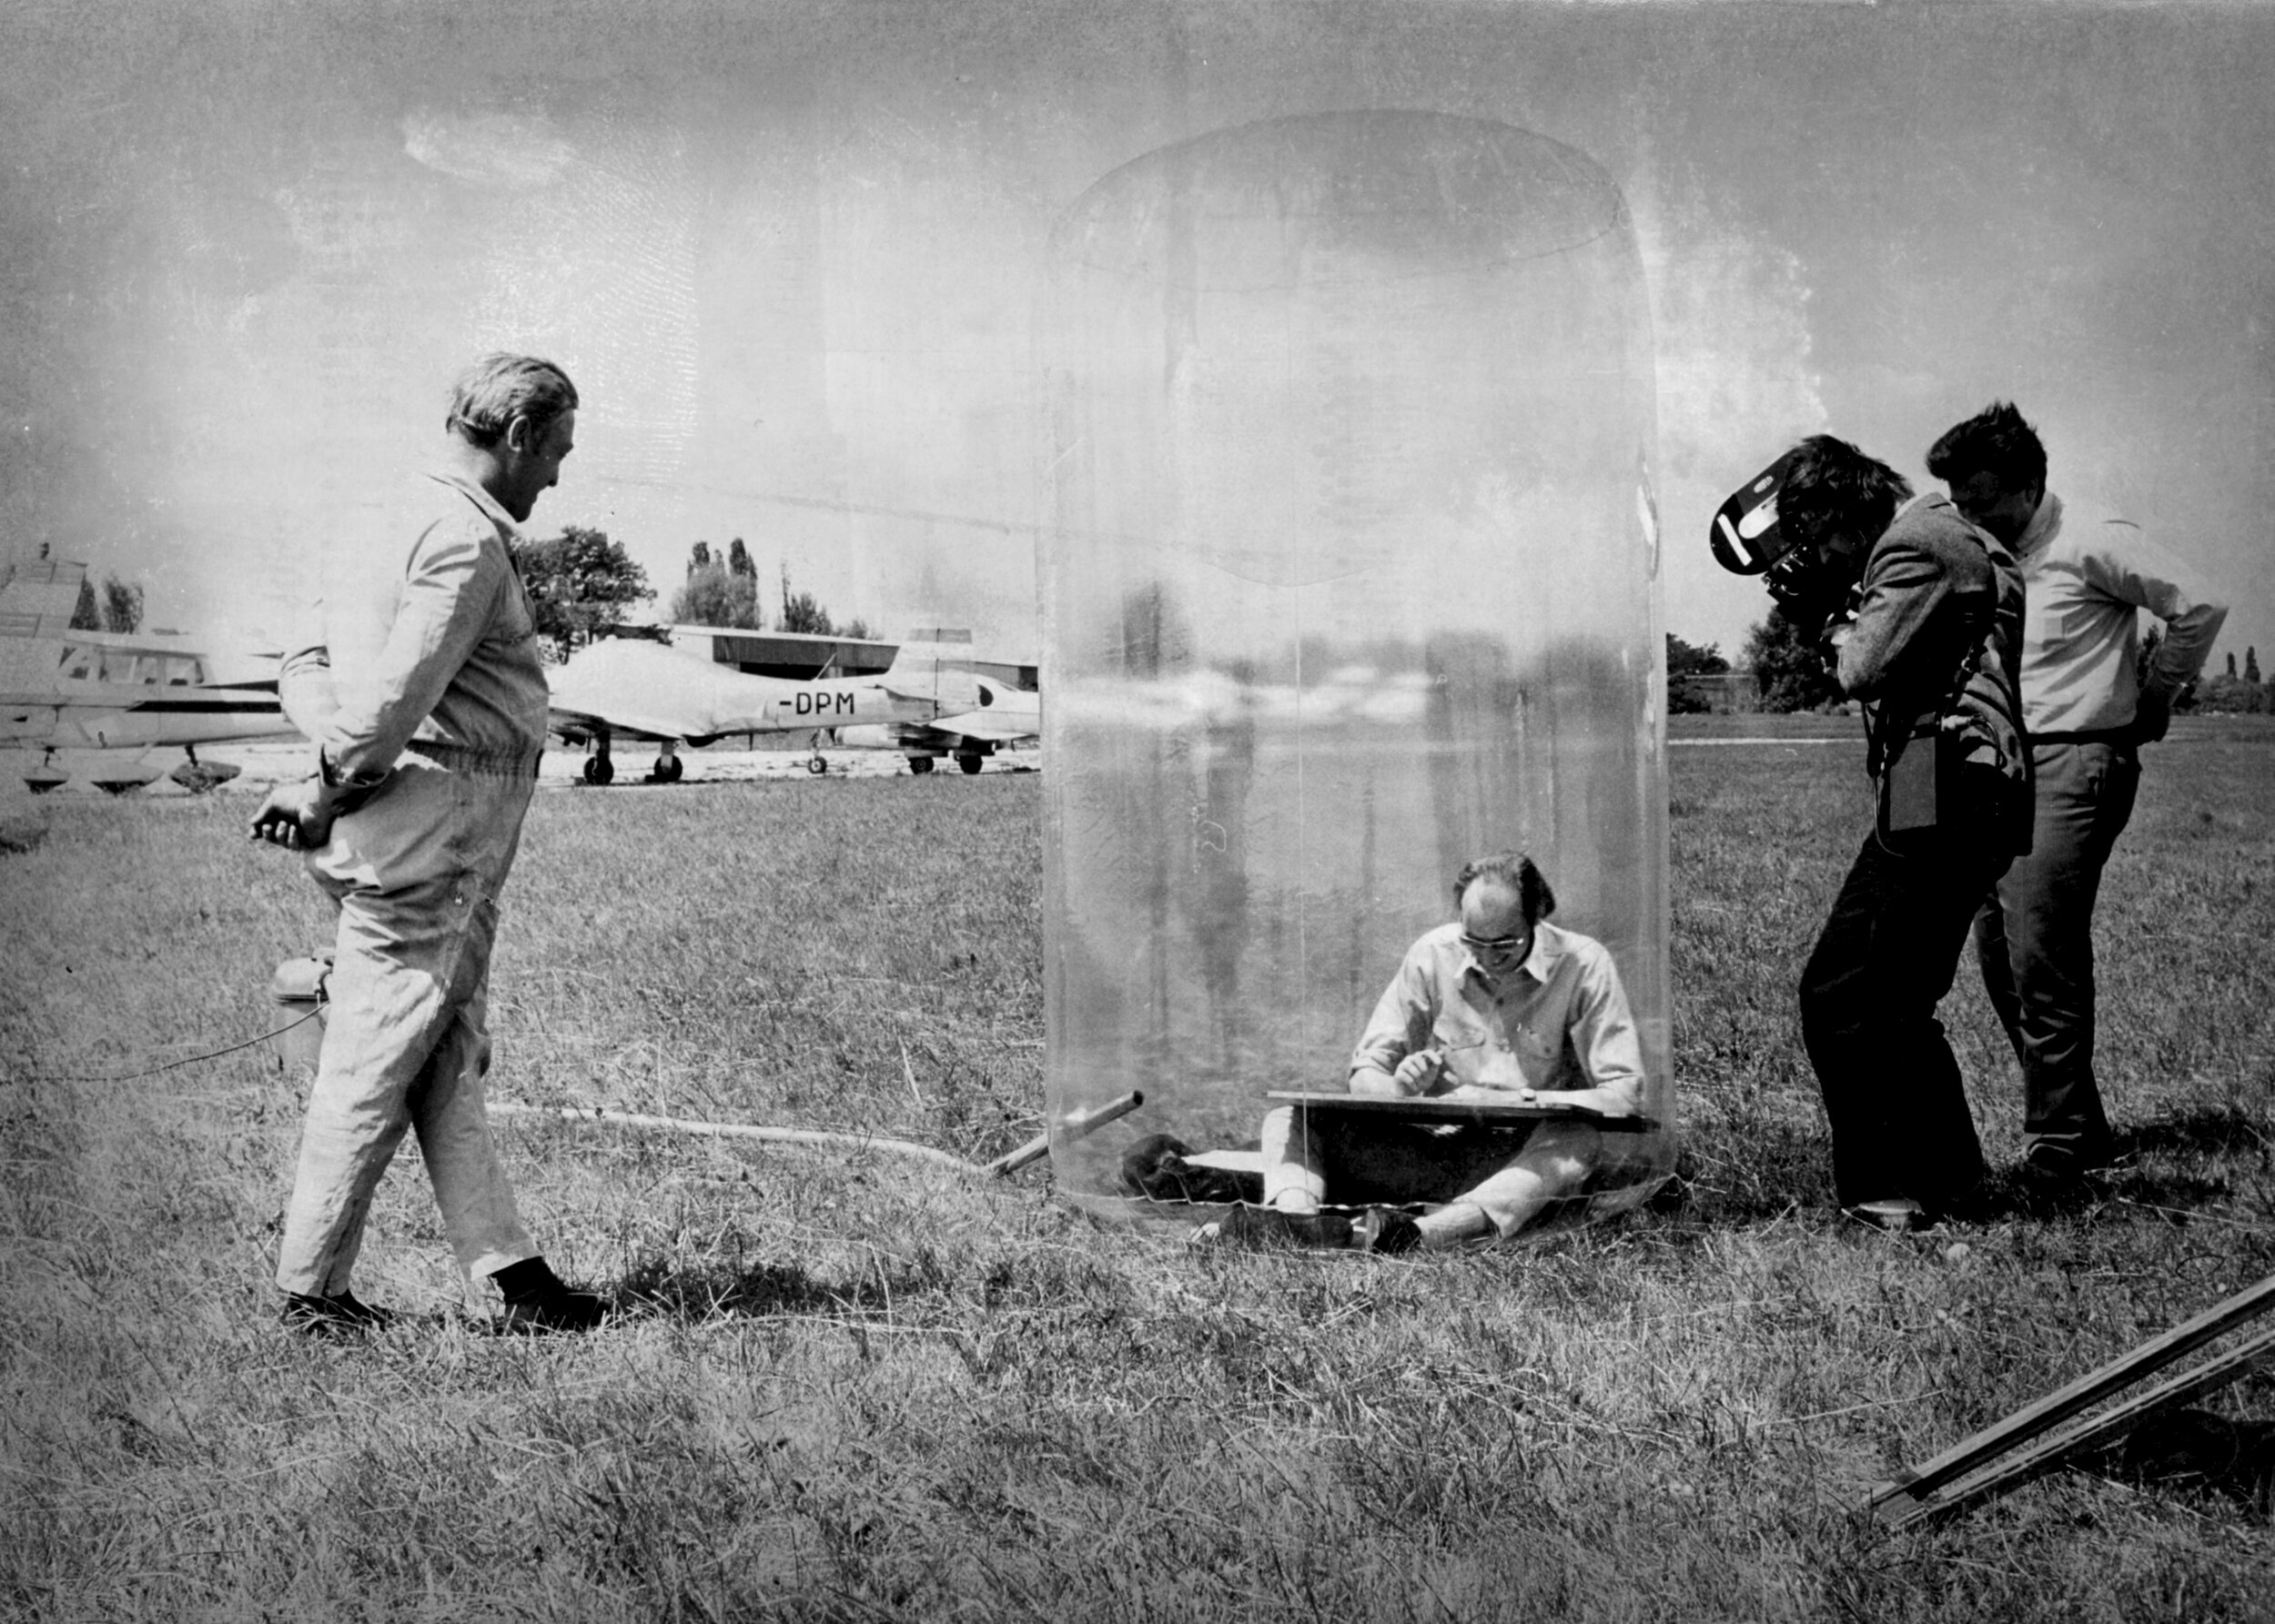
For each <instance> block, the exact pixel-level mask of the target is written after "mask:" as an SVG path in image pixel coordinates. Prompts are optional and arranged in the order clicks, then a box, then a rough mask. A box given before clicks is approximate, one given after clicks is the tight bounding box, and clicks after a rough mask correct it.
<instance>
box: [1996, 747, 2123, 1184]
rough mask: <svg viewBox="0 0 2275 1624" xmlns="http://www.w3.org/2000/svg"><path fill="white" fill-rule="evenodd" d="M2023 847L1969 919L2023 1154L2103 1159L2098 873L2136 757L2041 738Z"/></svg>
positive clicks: (2063, 1164) (2072, 1162) (2069, 1162)
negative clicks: (2014, 1077)
mask: <svg viewBox="0 0 2275 1624" xmlns="http://www.w3.org/2000/svg"><path fill="white" fill-rule="evenodd" d="M2032 755H2033V758H2034V760H2035V762H2036V764H2037V817H2036V819H2035V821H2034V822H2033V823H2032V826H2031V842H2030V850H2029V852H2027V854H2026V855H2024V856H2021V857H2017V858H2016V859H2015V861H2014V866H2013V867H2011V868H2009V869H2008V870H2007V873H2006V874H2005V876H2004V877H2003V878H2001V879H2000V880H1999V882H1998V885H1997V890H1996V891H1995V892H1994V893H1992V895H1991V897H1990V899H1989V900H1988V901H1987V902H1986V903H1984V904H1983V907H1982V911H1981V912H1980V913H1978V914H1977V916H1976V920H1975V948H1976V953H1977V957H1978V958H1980V959H1981V961H1982V965H1983V986H1984V988H1985V990H1986V991H1987V992H1988V993H1989V994H1990V999H1991V1004H1992V1005H1993V1006H1994V1007H1995V1008H1997V1011H1998V1018H1999V1020H2000V1022H2001V1023H2003V1024H2005V1026H2006V1028H2007V1038H2008V1040H2009V1041H2010V1042H2012V1043H2013V1044H2014V1049H2015V1058H2016V1059H2017V1060H2018V1061H2020V1062H2021V1064H2022V1097H2023V1117H2022V1127H2023V1134H2024V1138H2025V1147H2024V1154H2025V1155H2028V1156H2029V1157H2030V1158H2031V1159H2032V1160H2033V1161H2037V1162H2039V1163H2042V1164H2044V1165H2049V1166H2054V1167H2058V1168H2065V1169H2067V1168H2074V1167H2077V1166H2081V1165H2094V1164H2096V1163H2098V1162H2102V1161H2105V1160H2107V1159H2108V1154H2109V1119H2108V1115H2106V1114H2105V1113H2104V1111H2103V1109H2102V1105H2101V1091H2100V1088H2099V1086H2098V1084H2097V1083H2096V1082H2095V1080H2094V1074H2093V1036H2094V993H2093V908H2094V903H2095V901H2096V899H2097V898H2098V897H2099V895H2100V893H2101V870H2102V867H2103V865H2104V864H2106V863H2107V862H2108V860H2109V852H2110V850H2111V848H2113V847H2114V846H2115V845H2116V844H2117V837H2118V835H2119V834H2122V833H2123V832H2125V825H2126V823H2127V822H2128V820H2129V819H2130V818H2131V817H2132V815H2133V796H2134V794H2135V792H2137V791H2138V790H2139V788H2140V759H2139V756H2138V755H2137V754H2136V753H2135V751H2134V750H2133V747H2132V746H2130V745H2128V744H2105V743H2098V742H2080V743H2074V744H2072V743H2057V744H2041V745H2039V746H2037V749H2036V750H2035V751H2033V752H2032Z"/></svg>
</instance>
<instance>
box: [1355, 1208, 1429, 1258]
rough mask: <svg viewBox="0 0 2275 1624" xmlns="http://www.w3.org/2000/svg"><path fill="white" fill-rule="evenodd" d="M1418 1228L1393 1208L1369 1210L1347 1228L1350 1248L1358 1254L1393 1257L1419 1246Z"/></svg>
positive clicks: (1419, 1235)
mask: <svg viewBox="0 0 2275 1624" xmlns="http://www.w3.org/2000/svg"><path fill="white" fill-rule="evenodd" d="M1421 1239H1422V1235H1421V1225H1419V1224H1417V1223H1415V1222H1414V1220H1413V1219H1411V1218H1410V1217H1408V1216H1407V1215H1405V1214H1404V1213H1402V1212H1400V1211H1399V1210H1398V1208H1396V1207H1394V1206H1370V1207H1369V1208H1368V1209H1367V1215H1366V1216H1365V1217H1363V1218H1361V1219H1360V1220H1359V1222H1358V1223H1356V1224H1354V1225H1352V1226H1351V1228H1350V1244H1351V1245H1352V1246H1356V1247H1358V1248H1359V1249H1360V1251H1361V1252H1380V1253H1382V1254H1383V1255H1384V1256H1392V1257H1394V1256H1397V1255H1398V1254H1400V1253H1401V1252H1411V1251H1412V1250H1414V1248H1415V1247H1417V1246H1421Z"/></svg>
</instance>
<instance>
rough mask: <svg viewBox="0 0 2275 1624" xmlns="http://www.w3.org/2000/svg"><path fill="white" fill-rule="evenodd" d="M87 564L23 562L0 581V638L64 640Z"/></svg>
mask: <svg viewBox="0 0 2275 1624" xmlns="http://www.w3.org/2000/svg"><path fill="white" fill-rule="evenodd" d="M82 580H86V565H85V564H65V563H59V562H57V561H56V560H53V559H34V560H30V561H28V562H20V563H17V564H16V565H15V566H14V567H13V568H12V569H10V570H9V571H8V573H7V575H6V577H5V579H0V637H61V636H62V635H63V634H64V633H65V632H66V631H68V630H71V617H72V614H73V613H74V612H75V611H76V610H77V609H78V607H79V583H80V582H81V581H82Z"/></svg>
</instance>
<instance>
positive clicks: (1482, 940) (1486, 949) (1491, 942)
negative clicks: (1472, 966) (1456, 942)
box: [1461, 931, 1532, 959]
mask: <svg viewBox="0 0 2275 1624" xmlns="http://www.w3.org/2000/svg"><path fill="white" fill-rule="evenodd" d="M1461 945H1462V946H1464V947H1466V948H1468V949H1469V950H1470V951H1471V953H1475V954H1476V955H1477V956H1478V957H1479V958H1499V959H1505V958H1516V957H1522V956H1523V955H1524V954H1525V953H1530V952H1532V937H1531V936H1530V935H1529V934H1528V935H1523V936H1490V937H1489V936H1472V935H1471V934H1470V933H1468V932H1467V931H1464V932H1462V933H1461Z"/></svg>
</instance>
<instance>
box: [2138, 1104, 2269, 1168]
mask: <svg viewBox="0 0 2275 1624" xmlns="http://www.w3.org/2000/svg"><path fill="white" fill-rule="evenodd" d="M2270 1148H2275V1145H2270V1140H2269V1137H2268V1125H2267V1124H2266V1123H2265V1122H2264V1121H2262V1120H2261V1119H2260V1118H2259V1117H2257V1116H2255V1115H2252V1114H2251V1113H2250V1112H2248V1111H2244V1110H2242V1109H2240V1108H2239V1107H2237V1106H2235V1105H2199V1106H2198V1107H2197V1108H2196V1109H2194V1110H2191V1111H2183V1112H2180V1113H2179V1114H2178V1115H2171V1116H2163V1117H2159V1118H2158V1119H2157V1120H2156V1121H2155V1122H2148V1123H2142V1124H2141V1125H2139V1126H2137V1127H2126V1128H2119V1129H2118V1131H2117V1152H2118V1155H2119V1156H2120V1157H2123V1156H2136V1155H2261V1156H2265V1155H2268V1154H2269V1152H2270Z"/></svg>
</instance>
